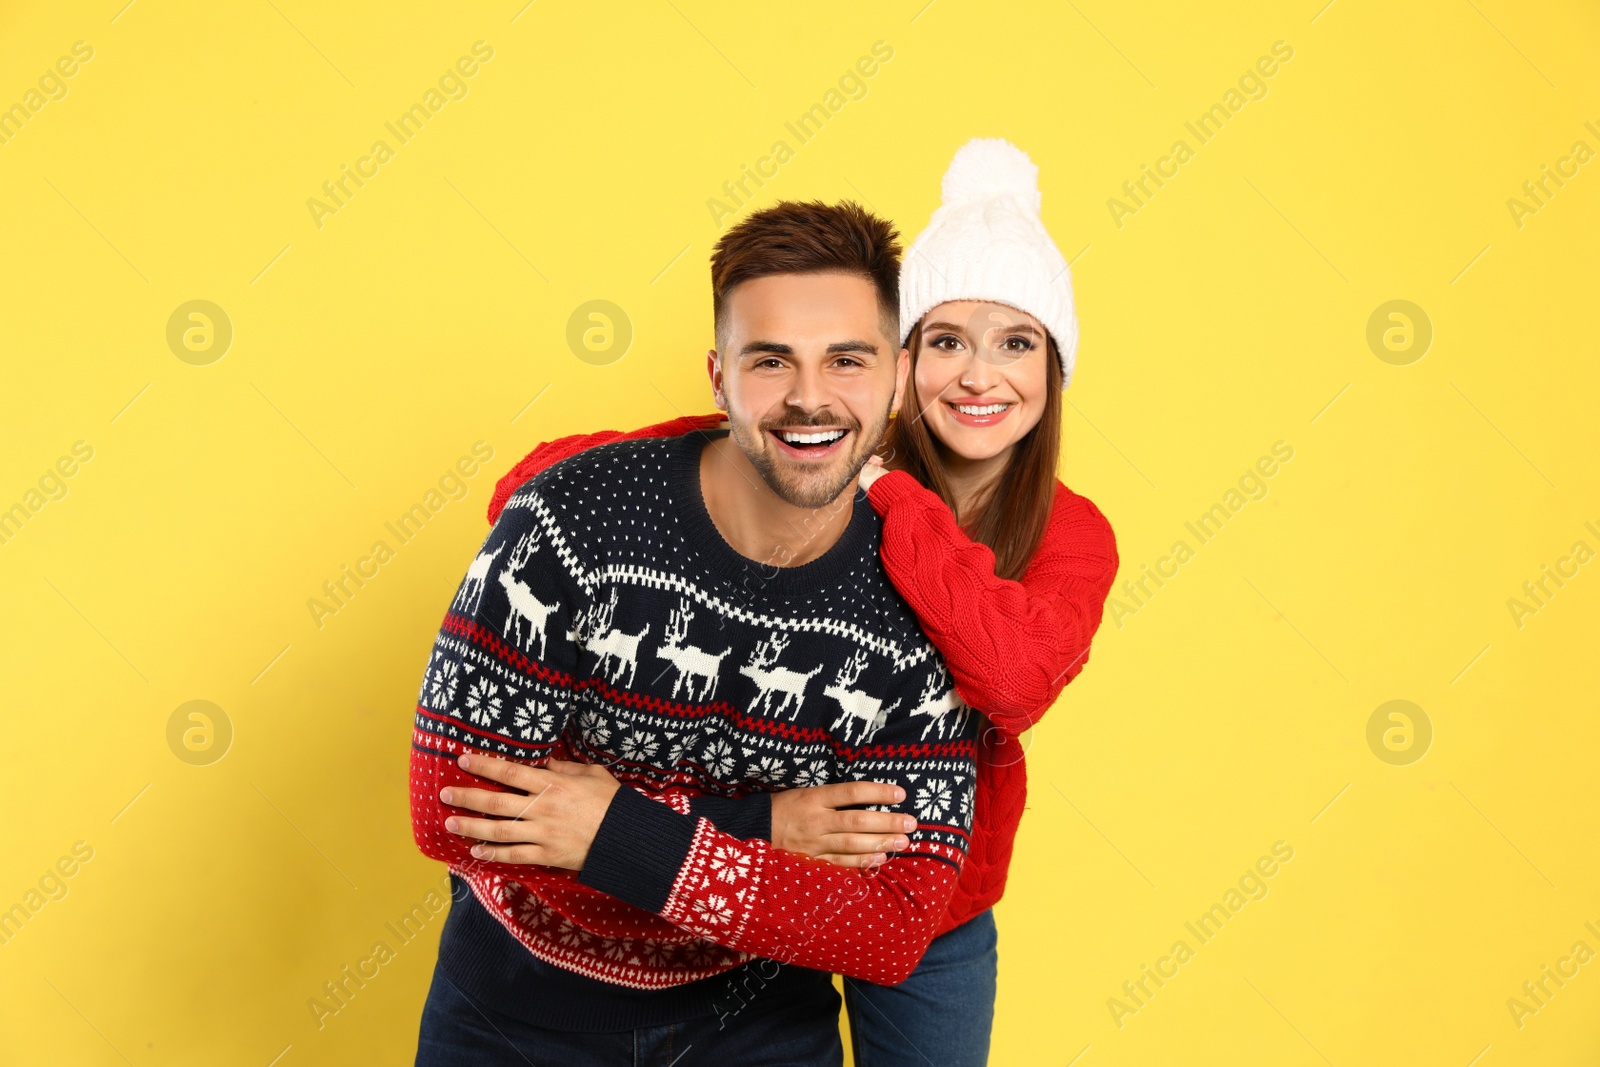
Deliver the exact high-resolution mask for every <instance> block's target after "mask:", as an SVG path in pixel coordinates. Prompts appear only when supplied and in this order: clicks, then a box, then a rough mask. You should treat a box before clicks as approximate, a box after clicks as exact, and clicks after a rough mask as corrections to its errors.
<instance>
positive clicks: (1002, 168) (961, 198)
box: [940, 137, 1039, 213]
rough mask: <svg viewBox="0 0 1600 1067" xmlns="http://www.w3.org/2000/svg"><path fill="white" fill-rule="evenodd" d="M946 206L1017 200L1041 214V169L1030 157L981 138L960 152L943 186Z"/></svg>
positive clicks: (1005, 144)
mask: <svg viewBox="0 0 1600 1067" xmlns="http://www.w3.org/2000/svg"><path fill="white" fill-rule="evenodd" d="M940 191H941V193H942V194H943V198H944V202H945V203H946V204H970V203H972V202H973V201H975V200H990V199H993V198H994V197H998V196H1014V197H1016V198H1017V199H1018V200H1020V201H1021V202H1022V203H1023V204H1024V205H1026V206H1027V208H1028V210H1030V211H1033V212H1035V213H1037V212H1038V210H1039V167H1038V165H1037V164H1035V163H1034V162H1033V160H1031V159H1029V158H1028V153H1026V152H1024V151H1023V150H1022V149H1020V148H1018V147H1017V146H1016V145H1014V144H1012V143H1011V142H1010V141H1006V140H1002V139H1001V138H998V137H979V138H975V139H974V140H971V141H968V142H967V143H966V144H964V145H962V146H961V147H960V148H959V149H957V150H956V154H955V158H954V159H952V160H951V161H950V169H949V170H947V171H945V172H944V182H943V184H942V185H941V186H940Z"/></svg>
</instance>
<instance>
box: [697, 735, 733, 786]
mask: <svg viewBox="0 0 1600 1067" xmlns="http://www.w3.org/2000/svg"><path fill="white" fill-rule="evenodd" d="M700 761H701V762H702V763H704V764H705V766H706V771H707V772H708V773H709V774H710V775H711V777H713V778H721V779H727V778H730V777H732V776H733V747H732V746H731V745H729V744H728V742H726V741H724V740H722V738H720V737H718V738H713V739H712V741H711V743H710V744H709V745H707V746H706V750H705V751H704V752H702V753H701V754H700Z"/></svg>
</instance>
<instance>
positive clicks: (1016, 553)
mask: <svg viewBox="0 0 1600 1067" xmlns="http://www.w3.org/2000/svg"><path fill="white" fill-rule="evenodd" d="M906 347H907V348H909V349H910V351H911V373H910V374H909V375H908V376H907V377H906V391H905V395H904V396H903V397H902V398H901V402H900V414H898V415H897V416H895V417H894V418H893V419H891V420H890V421H889V430H888V433H887V434H885V436H884V444H885V445H886V446H887V447H886V450H885V451H886V453H887V459H886V460H885V466H887V467H889V468H890V469H891V470H903V471H905V472H907V473H908V474H910V475H911V476H912V477H913V478H915V479H916V480H917V481H919V482H921V483H922V484H923V485H925V486H927V487H928V488H929V489H931V490H933V492H935V493H937V494H938V495H939V499H941V500H943V501H944V502H945V505H946V506H947V507H949V508H950V511H951V512H952V513H953V514H954V515H955V516H956V521H957V523H959V524H960V526H961V529H962V530H963V531H964V532H965V533H966V535H967V536H968V537H970V538H972V539H973V540H974V541H977V542H979V543H980V544H985V545H988V546H989V548H990V549H991V550H992V551H993V552H994V558H995V566H994V571H995V574H996V575H998V576H999V577H1001V578H1007V579H1010V580H1011V581H1018V580H1020V579H1021V578H1022V575H1023V574H1024V573H1025V572H1026V571H1027V569H1028V564H1029V563H1031V562H1032V561H1033V557H1034V554H1035V553H1036V552H1038V551H1039V545H1040V544H1041V543H1043V541H1044V534H1045V529H1046V528H1047V527H1048V526H1049V525H1050V510H1051V507H1052V505H1053V504H1054V503H1055V496H1056V469H1057V464H1058V463H1059V461H1060V457H1061V377H1062V375H1061V358H1060V356H1059V355H1058V353H1057V349H1056V341H1055V338H1054V337H1048V338H1047V339H1046V346H1045V347H1046V353H1045V356H1046V359H1047V361H1048V363H1047V366H1046V369H1045V378H1046V385H1045V402H1044V414H1043V415H1041V416H1040V417H1039V423H1038V425H1036V426H1034V428H1033V429H1031V430H1029V431H1028V432H1027V434H1026V435H1024V436H1023V438H1022V439H1021V440H1020V441H1018V442H1017V443H1016V445H1015V447H1014V449H1013V451H1012V453H1011V459H1010V461H1009V462H1007V463H1006V465H1005V468H1004V469H1003V470H1001V472H1000V474H999V475H998V476H997V477H995V478H993V479H991V480H990V482H989V484H988V486H986V487H985V488H984V489H983V490H981V491H980V492H979V494H978V497H977V498H976V499H975V500H973V501H972V503H971V505H970V508H969V513H968V514H962V513H961V512H960V511H958V510H957V508H956V498H955V494H954V492H953V491H952V490H951V488H950V482H949V479H947V478H946V477H945V476H944V459H943V457H942V455H941V451H942V450H943V449H944V448H945V446H944V445H943V444H941V443H940V442H939V441H938V440H937V439H936V438H935V437H934V436H933V434H932V433H931V432H930V431H929V429H928V424H927V422H926V421H925V420H924V419H923V417H922V413H923V410H924V407H925V406H926V405H927V404H928V403H938V402H939V401H938V399H937V398H930V400H928V401H924V400H923V399H922V398H921V397H919V396H918V395H917V384H916V377H917V357H918V354H919V353H920V352H921V351H922V333H921V331H920V330H918V329H913V330H912V331H911V336H910V338H909V339H908V340H907V342H906Z"/></svg>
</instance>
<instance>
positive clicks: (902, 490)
mask: <svg viewBox="0 0 1600 1067" xmlns="http://www.w3.org/2000/svg"><path fill="white" fill-rule="evenodd" d="M918 492H924V493H931V492H932V490H930V489H928V488H927V487H926V486H924V485H923V484H922V483H921V482H919V481H917V480H916V479H915V478H913V477H912V476H911V475H910V474H908V473H906V472H905V471H889V472H887V473H885V474H882V475H879V476H878V479H877V480H876V481H874V482H873V483H872V488H871V489H868V490H867V502H868V503H870V504H871V505H872V509H873V510H874V511H876V512H877V513H878V514H879V515H882V514H883V513H884V512H886V511H888V510H889V507H890V505H892V504H894V503H895V502H896V501H899V500H904V499H905V498H906V497H908V496H914V495H915V494H916V493H918ZM934 499H935V500H937V499H939V498H938V496H937V495H935V496H934Z"/></svg>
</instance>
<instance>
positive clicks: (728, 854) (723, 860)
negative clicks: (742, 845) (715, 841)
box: [710, 845, 750, 885]
mask: <svg viewBox="0 0 1600 1067" xmlns="http://www.w3.org/2000/svg"><path fill="white" fill-rule="evenodd" d="M710 867H711V876H712V877H713V878H715V879H716V880H717V881H719V882H727V883H728V884H729V885H732V884H733V883H735V882H737V881H739V879H741V878H748V877H749V876H750V857H749V855H748V854H746V853H745V852H742V851H740V850H739V849H733V848H729V847H727V846H726V845H718V846H717V848H716V851H715V852H713V853H712V854H711V863H710Z"/></svg>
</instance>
